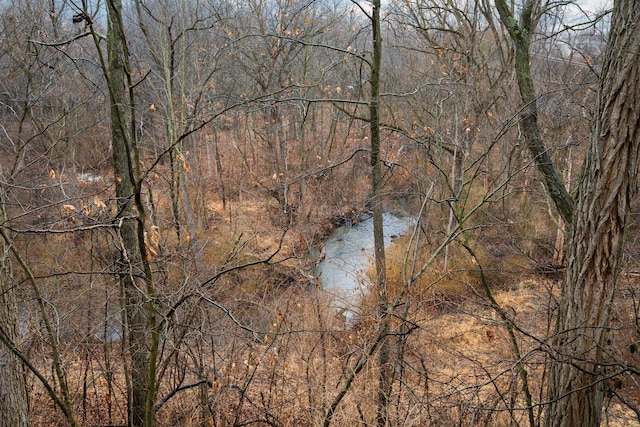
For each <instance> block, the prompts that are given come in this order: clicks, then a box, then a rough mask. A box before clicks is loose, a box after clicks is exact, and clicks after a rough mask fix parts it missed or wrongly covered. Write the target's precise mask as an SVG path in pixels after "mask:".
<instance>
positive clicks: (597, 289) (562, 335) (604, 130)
mask: <svg viewBox="0 0 640 427" xmlns="http://www.w3.org/2000/svg"><path fill="white" fill-rule="evenodd" d="M638 46H640V1H638V0H628V1H618V2H616V4H615V9H614V12H613V16H612V23H611V30H610V35H609V42H608V45H607V51H606V56H605V62H604V66H603V70H602V73H601V78H600V87H599V97H598V105H597V110H596V123H595V129H594V133H593V137H592V142H591V146H590V150H589V152H588V154H587V159H586V164H585V169H584V171H585V172H584V174H585V175H584V177H583V179H582V182H581V184H580V188H579V198H578V202H577V206H576V210H575V213H574V217H575V218H574V225H573V236H572V240H571V246H570V254H569V260H568V267H567V277H566V281H565V287H564V289H563V294H562V297H561V301H560V312H559V317H558V323H557V334H556V336H555V340H554V343H553V344H554V347H555V348H554V350H555V352H556V353H555V354H554V362H553V364H552V366H551V371H550V376H549V388H548V399H549V407H548V409H547V415H546V425H547V426H548V427H552V426H553V427H556V426H557V427H565V426H566V427H574V426H575V427H578V426H580V427H595V426H598V425H600V420H601V414H602V403H603V397H604V390H605V384H604V377H605V372H604V369H605V368H604V366H603V363H602V362H604V361H605V358H606V355H605V353H606V349H605V347H606V345H607V331H608V325H609V320H610V319H609V318H610V308H611V304H612V301H613V294H614V290H615V284H616V278H617V274H618V269H619V263H620V258H621V253H622V249H623V240H624V229H625V225H626V222H627V217H628V216H629V211H630V209H629V205H630V203H631V199H632V197H633V196H634V194H635V193H636V184H637V176H636V175H637V167H638V148H639V147H640V103H638V101H637V100H638V99H640V62H639V61H638Z"/></svg>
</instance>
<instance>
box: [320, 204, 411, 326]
mask: <svg viewBox="0 0 640 427" xmlns="http://www.w3.org/2000/svg"><path fill="white" fill-rule="evenodd" d="M382 220H383V228H384V245H385V247H388V246H389V245H391V244H392V242H393V240H394V239H395V238H396V237H398V236H401V235H403V234H405V233H406V232H407V231H409V229H410V228H411V226H412V225H413V224H415V220H414V219H413V218H408V217H397V216H395V215H393V214H390V213H384V214H383V217H382ZM324 251H325V258H324V260H323V261H322V262H320V263H319V264H318V267H317V271H316V273H317V274H318V275H319V276H320V280H321V282H322V287H323V289H324V290H325V291H326V292H328V293H329V294H331V295H332V296H333V298H334V306H335V307H336V309H337V310H338V311H339V312H340V313H342V314H343V315H344V316H345V318H346V320H347V321H350V320H351V319H352V318H353V317H354V316H355V315H356V314H357V313H358V311H359V310H358V305H359V303H360V301H361V299H362V297H363V296H364V295H365V294H366V293H367V289H368V287H369V285H370V284H371V280H370V278H369V276H368V275H367V271H368V270H369V269H370V268H371V267H372V266H373V257H374V244H373V218H371V217H369V218H367V219H364V220H362V221H360V222H358V223H357V224H354V225H351V226H349V225H345V226H342V227H340V228H338V229H336V231H335V232H334V233H333V234H332V235H331V237H329V239H328V240H327V241H326V242H325V244H324Z"/></svg>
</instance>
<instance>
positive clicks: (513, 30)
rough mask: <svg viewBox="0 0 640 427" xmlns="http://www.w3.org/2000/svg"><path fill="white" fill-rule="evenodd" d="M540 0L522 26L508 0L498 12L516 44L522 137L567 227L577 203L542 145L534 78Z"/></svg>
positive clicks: (500, 1)
mask: <svg viewBox="0 0 640 427" xmlns="http://www.w3.org/2000/svg"><path fill="white" fill-rule="evenodd" d="M539 3H540V2H539V1H538V0H525V1H524V5H523V7H522V11H521V14H520V22H518V21H516V19H515V17H514V16H513V13H512V11H511V10H510V9H509V6H508V5H507V2H506V0H496V1H495V4H496V8H497V9H498V13H499V14H500V20H501V21H502V24H503V25H504V26H505V27H506V28H507V30H508V32H509V36H510V37H511V39H512V40H513V43H514V44H515V51H516V52H515V53H516V56H515V72H516V78H517V80H518V88H519V89H520V99H521V100H522V111H521V114H520V115H521V119H520V120H521V121H520V124H521V126H522V134H523V136H524V140H525V143H526V145H527V148H528V149H529V152H530V153H531V155H532V156H533V160H534V162H535V164H536V166H537V167H538V171H539V172H540V175H541V176H542V181H543V182H544V186H545V188H546V190H547V193H548V194H549V197H551V200H553V202H554V204H555V205H556V208H557V209H558V212H559V213H560V215H561V216H562V218H563V219H564V221H565V223H566V224H567V226H569V225H571V223H572V219H573V218H572V216H573V199H572V198H571V195H570V194H569V192H568V191H567V189H566V188H565V186H564V182H563V180H562V177H561V176H560V174H559V173H558V171H557V170H556V168H555V166H554V164H553V161H552V160H551V156H550V155H549V150H548V149H547V147H546V146H545V144H544V142H543V141H542V136H541V135H540V126H539V125H538V103H537V97H536V91H535V87H534V84H533V78H532V77H531V66H530V63H531V58H530V54H529V49H530V47H531V38H530V37H531V34H532V33H533V31H534V30H535V27H536V21H535V19H536V17H535V16H534V11H535V10H536V9H537V8H538V7H539V6H540V5H539Z"/></svg>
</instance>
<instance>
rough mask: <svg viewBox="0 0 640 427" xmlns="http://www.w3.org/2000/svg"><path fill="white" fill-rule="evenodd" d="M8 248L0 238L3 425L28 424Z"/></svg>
mask: <svg viewBox="0 0 640 427" xmlns="http://www.w3.org/2000/svg"><path fill="white" fill-rule="evenodd" d="M4 203H5V200H4V191H3V189H1V188H0V224H4V222H5V221H6V215H5V211H4ZM8 255H9V248H8V247H7V245H6V244H5V242H4V240H3V239H2V238H0V329H2V336H3V338H6V339H7V340H8V341H10V342H5V341H4V340H0V426H12V427H27V426H28V425H29V408H28V404H27V389H26V386H25V380H24V378H25V377H24V373H23V367H22V362H21V361H20V359H19V358H18V356H16V355H15V354H14V353H13V351H12V348H10V346H14V345H16V343H17V340H18V338H19V334H18V316H17V311H18V310H17V304H16V288H15V283H14V282H13V275H12V273H11V265H10V262H9V259H8Z"/></svg>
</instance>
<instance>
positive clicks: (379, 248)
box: [369, 0, 393, 427]
mask: <svg viewBox="0 0 640 427" xmlns="http://www.w3.org/2000/svg"><path fill="white" fill-rule="evenodd" d="M372 5H373V10H372V16H371V25H372V28H373V34H372V36H373V57H372V60H371V100H370V101H369V102H370V103H369V129H370V132H371V202H372V208H373V242H374V251H375V264H376V282H375V284H376V292H377V295H378V317H379V320H380V321H381V322H382V323H383V324H386V323H387V322H388V321H389V320H388V319H389V313H388V312H389V296H388V291H387V269H386V260H385V249H384V226H383V218H382V195H381V193H382V166H381V164H380V113H379V102H380V66H381V62H382V35H381V25H380V0H373V2H372ZM381 329H382V330H386V329H387V328H386V327H385V326H384V325H383V326H382V328H381ZM378 365H379V369H380V374H379V377H378V407H377V413H376V424H377V426H378V427H384V426H386V425H387V424H388V409H389V408H388V407H389V399H390V396H391V385H392V382H393V366H392V365H391V345H390V343H389V338H388V337H382V340H381V342H380V348H379V349H378Z"/></svg>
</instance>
